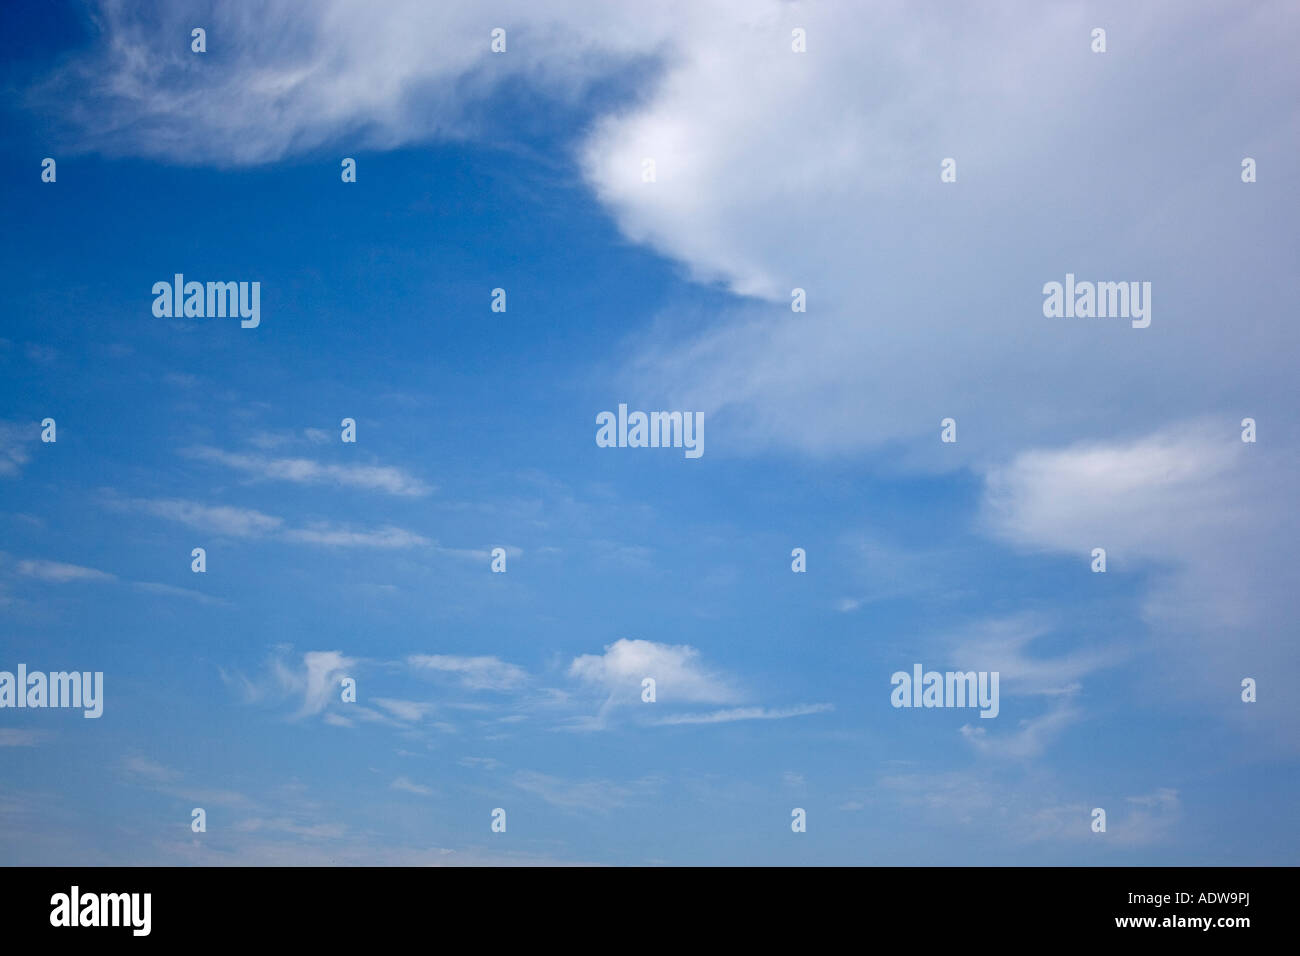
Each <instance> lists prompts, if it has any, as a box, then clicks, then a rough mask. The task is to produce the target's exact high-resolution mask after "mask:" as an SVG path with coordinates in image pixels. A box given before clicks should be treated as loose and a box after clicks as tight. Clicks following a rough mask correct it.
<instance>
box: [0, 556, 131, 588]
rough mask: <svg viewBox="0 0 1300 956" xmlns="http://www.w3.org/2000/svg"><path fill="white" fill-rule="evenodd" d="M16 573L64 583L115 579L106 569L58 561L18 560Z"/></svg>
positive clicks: (55, 582)
mask: <svg viewBox="0 0 1300 956" xmlns="http://www.w3.org/2000/svg"><path fill="white" fill-rule="evenodd" d="M18 573H20V574H25V575H27V576H28V577H32V578H37V579H38V580H41V581H49V582H51V583H54V584H65V583H67V582H69V581H115V580H117V578H116V577H115V576H114V575H112V574H109V573H108V572H107V571H97V570H95V569H94V568H86V567H82V566H81V565H78V564H63V563H61V562H59V561H19V562H18Z"/></svg>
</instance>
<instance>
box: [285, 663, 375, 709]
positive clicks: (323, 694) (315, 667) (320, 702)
mask: <svg viewBox="0 0 1300 956" xmlns="http://www.w3.org/2000/svg"><path fill="white" fill-rule="evenodd" d="M272 666H273V668H274V671H275V674H276V677H277V678H278V679H279V681H280V683H281V685H282V686H283V687H285V688H286V689H288V690H291V691H293V692H295V693H300V694H302V706H301V707H300V708H299V710H298V715H297V716H299V717H309V716H313V715H315V714H319V713H321V712H322V711H323V710H325V708H326V707H327V706H329V704H330V703H331V702H332V701H334V700H339V699H341V694H342V691H341V687H342V684H341V680H342V678H344V677H355V676H356V675H355V674H354V673H353V671H354V669H355V668H356V666H357V661H356V660H355V659H354V658H351V657H345V656H344V655H343V654H342V653H341V652H339V651H308V652H307V653H305V654H304V655H303V656H302V668H301V670H298V669H290V668H289V667H287V666H286V665H285V664H284V662H283V661H282V660H281V659H279V658H276V659H275V660H274V661H273V662H272Z"/></svg>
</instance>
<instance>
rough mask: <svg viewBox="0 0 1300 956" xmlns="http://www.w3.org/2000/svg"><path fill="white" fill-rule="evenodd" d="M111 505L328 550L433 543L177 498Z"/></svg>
mask: <svg viewBox="0 0 1300 956" xmlns="http://www.w3.org/2000/svg"><path fill="white" fill-rule="evenodd" d="M109 504H110V506H111V507H115V508H121V509H125V510H131V511H139V512H142V513H145V514H151V515H154V516H156V517H159V518H163V519H165V520H168V521H176V522H179V523H180V524H184V525H188V526H189V527H192V528H198V529H199V530H202V531H210V532H212V533H215V534H224V535H229V536H231V537H235V538H263V537H278V538H279V539H281V540H284V541H289V542H293V543H295V544H307V545H316V546H319V547H326V548H416V547H424V546H427V545H429V544H431V542H430V541H429V539H428V538H425V537H424V536H423V535H420V534H417V533H415V532H414V531H408V530H407V529H405V528H398V527H395V526H393V525H383V526H381V527H378V528H372V529H360V530H359V529H355V528H348V527H341V526H339V525H335V524H331V523H329V522H324V521H317V522H312V523H309V524H307V525H304V526H302V527H298V528H290V527H285V524H284V519H283V518H279V517H276V516H274V515H268V514H263V513H262V512H260V511H256V510H254V509H251V508H237V507H232V506H229V505H204V504H200V503H198V502H194V501H185V500H182V499H178V498H162V499H147V498H131V499H115V498H110V499H109Z"/></svg>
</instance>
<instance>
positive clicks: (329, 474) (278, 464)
mask: <svg viewBox="0 0 1300 956" xmlns="http://www.w3.org/2000/svg"><path fill="white" fill-rule="evenodd" d="M184 453H185V454H186V455H187V456H189V457H191V458H195V459H198V460H200V461H207V462H212V463H214V464H218V465H224V466H225V467H227V468H233V469H235V470H237V471H242V472H243V473H245V474H247V475H249V476H251V477H253V478H255V479H259V480H264V481H289V482H294V483H297V484H305V485H337V486H339V487H343V488H360V489H363V490H366V491H379V492H383V493H384V494H389V495H397V496H400V497H420V496H424V495H428V494H431V493H432V492H433V490H434V489H433V488H432V487H431V486H430V485H427V484H425V483H424V482H423V481H421V480H420V479H418V478H416V477H414V476H413V475H411V474H409V473H407V472H406V471H405V470H403V469H401V468H397V467H394V466H391V465H336V464H322V463H321V462H317V461H313V460H311V459H309V458H268V457H265V456H262V455H247V454H239V453H235V452H227V451H222V450H221V449H219V448H211V447H208V446H198V447H195V448H189V449H186V451H185V452H184Z"/></svg>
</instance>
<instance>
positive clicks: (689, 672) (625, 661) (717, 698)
mask: <svg viewBox="0 0 1300 956" xmlns="http://www.w3.org/2000/svg"><path fill="white" fill-rule="evenodd" d="M569 675H570V676H571V677H575V678H577V679H578V680H580V681H582V682H583V683H585V684H587V685H589V686H592V687H595V688H597V689H599V690H601V691H602V692H604V693H606V694H608V695H609V699H610V701H639V700H640V699H641V681H642V679H643V678H646V677H652V678H654V680H655V685H656V686H655V695H656V700H657V701H660V702H665V703H677V702H685V703H720V704H725V703H730V702H732V701H735V700H737V699H738V698H739V693H738V692H737V691H736V689H735V688H733V687H732V686H731V685H730V683H729V682H728V680H727V679H726V678H724V677H723V676H721V675H719V674H716V673H714V672H713V671H711V670H709V669H708V668H706V667H705V666H704V664H703V663H702V662H701V660H700V652H699V651H697V650H696V649H695V648H693V647H690V646H688V645H685V644H658V643H655V642H654V641H643V640H629V639H627V638H622V639H620V640H617V641H615V642H614V643H613V644H607V645H606V646H605V653H604V654H583V655H582V656H580V657H577V658H574V660H573V663H572V664H570V665H569Z"/></svg>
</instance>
